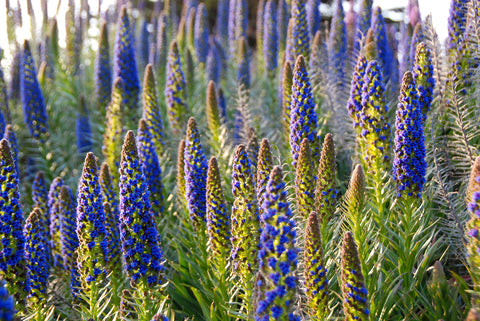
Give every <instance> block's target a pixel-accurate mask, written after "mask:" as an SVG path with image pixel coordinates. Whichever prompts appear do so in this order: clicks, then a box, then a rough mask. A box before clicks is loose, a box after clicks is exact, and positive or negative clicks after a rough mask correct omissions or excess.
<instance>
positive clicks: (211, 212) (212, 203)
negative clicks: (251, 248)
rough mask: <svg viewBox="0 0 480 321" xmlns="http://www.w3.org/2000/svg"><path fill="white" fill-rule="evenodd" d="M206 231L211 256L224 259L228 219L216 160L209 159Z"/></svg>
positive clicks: (228, 241)
mask: <svg viewBox="0 0 480 321" xmlns="http://www.w3.org/2000/svg"><path fill="white" fill-rule="evenodd" d="M206 198H207V229H208V235H209V244H210V247H211V249H212V252H213V253H212V254H213V255H212V256H213V257H216V258H218V259H219V260H222V259H226V256H225V255H226V254H227V253H228V251H229V249H230V218H229V215H228V212H227V205H226V204H225V197H224V196H223V190H222V182H221V177H220V170H219V169H218V163H217V159H216V158H215V157H212V158H210V162H209V163H208V173H207V197H206Z"/></svg>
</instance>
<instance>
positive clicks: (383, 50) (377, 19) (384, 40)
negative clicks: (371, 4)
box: [372, 7, 393, 81]
mask: <svg viewBox="0 0 480 321" xmlns="http://www.w3.org/2000/svg"><path fill="white" fill-rule="evenodd" d="M372 31H373V37H374V39H375V43H376V44H377V50H378V60H379V62H380V63H381V65H382V70H383V76H384V78H385V80H386V81H388V80H389V79H390V76H391V73H392V72H393V70H392V64H393V55H392V52H391V48H390V44H389V43H388V37H387V27H386V24H385V19H384V18H383V15H382V9H380V8H379V7H376V8H375V9H374V10H373V16H372Z"/></svg>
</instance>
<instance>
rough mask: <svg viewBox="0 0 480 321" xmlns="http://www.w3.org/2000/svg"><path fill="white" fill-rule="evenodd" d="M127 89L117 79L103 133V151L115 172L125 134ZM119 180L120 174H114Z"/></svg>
mask: <svg viewBox="0 0 480 321" xmlns="http://www.w3.org/2000/svg"><path fill="white" fill-rule="evenodd" d="M124 95H125V91H124V87H123V81H122V79H121V78H117V79H115V83H114V84H113V91H112V100H111V101H110V104H109V105H108V108H107V116H106V126H105V134H104V135H103V146H102V152H103V155H104V156H105V159H106V162H107V163H108V165H109V166H110V168H112V169H113V172H114V173H115V172H116V171H117V169H118V167H119V162H118V160H119V159H120V154H121V149H122V135H123V125H124V120H123V110H124V99H125V96H124ZM117 180H118V175H114V181H117Z"/></svg>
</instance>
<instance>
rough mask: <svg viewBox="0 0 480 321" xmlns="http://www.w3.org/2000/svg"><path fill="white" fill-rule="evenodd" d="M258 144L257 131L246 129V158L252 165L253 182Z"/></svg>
mask: <svg viewBox="0 0 480 321" xmlns="http://www.w3.org/2000/svg"><path fill="white" fill-rule="evenodd" d="M259 149H260V146H259V145H258V139H257V132H256V131H255V129H253V128H251V127H250V128H249V129H248V142H247V153H248V159H250V164H252V166H253V179H254V181H255V183H256V182H257V162H258V151H259Z"/></svg>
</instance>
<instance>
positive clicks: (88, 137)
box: [75, 96, 93, 154]
mask: <svg viewBox="0 0 480 321" xmlns="http://www.w3.org/2000/svg"><path fill="white" fill-rule="evenodd" d="M75 129H76V134H77V149H78V152H79V153H82V154H83V153H87V152H89V151H91V150H92V148H93V135H92V129H91V127H90V117H89V115H88V109H87V104H86V102H85V97H84V96H80V102H79V104H78V112H77V121H76V123H75Z"/></svg>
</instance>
